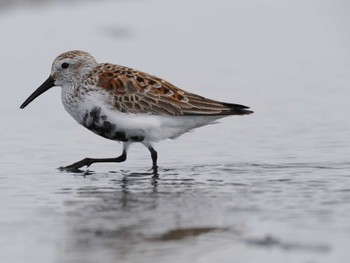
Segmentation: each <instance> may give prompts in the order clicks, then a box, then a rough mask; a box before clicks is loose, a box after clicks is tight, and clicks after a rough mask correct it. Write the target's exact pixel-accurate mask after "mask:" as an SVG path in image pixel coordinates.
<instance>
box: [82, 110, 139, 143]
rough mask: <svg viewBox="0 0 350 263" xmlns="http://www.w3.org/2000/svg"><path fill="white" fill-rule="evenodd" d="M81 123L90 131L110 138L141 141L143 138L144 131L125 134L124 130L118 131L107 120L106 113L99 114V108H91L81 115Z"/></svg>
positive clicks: (123, 140)
mask: <svg viewBox="0 0 350 263" xmlns="http://www.w3.org/2000/svg"><path fill="white" fill-rule="evenodd" d="M83 125H84V126H85V127H86V128H88V129H89V130H90V131H92V132H94V133H96V134H98V135H100V136H102V137H104V138H107V139H110V140H116V141H122V142H127V141H133V142H142V141H143V140H144V139H145V136H144V132H143V131H138V132H136V134H135V133H133V134H132V135H129V136H127V134H126V132H124V131H120V130H119V131H118V129H117V126H116V125H115V124H113V123H111V122H110V121H108V119H107V116H106V115H101V108H98V107H96V108H93V109H92V110H91V111H90V112H86V113H85V115H84V117H83Z"/></svg>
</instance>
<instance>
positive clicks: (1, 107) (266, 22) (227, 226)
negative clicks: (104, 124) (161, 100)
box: [0, 0, 350, 263]
mask: <svg viewBox="0 0 350 263" xmlns="http://www.w3.org/2000/svg"><path fill="white" fill-rule="evenodd" d="M198 6H200V7H201V8H200V9H199V8H197V7H198ZM75 7H79V8H71V6H67V4H57V3H56V4H47V5H45V6H44V7H41V9H38V8H39V5H36V6H35V7H33V8H30V7H29V6H26V7H23V8H21V7H20V5H19V4H18V6H15V5H13V6H12V8H11V9H10V10H5V9H4V10H2V11H3V12H2V13H0V29H1V30H2V32H3V39H2V45H3V48H2V49H0V55H1V58H2V61H3V62H4V63H1V64H0V69H1V72H5V74H4V76H3V83H4V84H3V86H2V87H3V88H2V90H3V94H4V96H2V97H1V100H2V101H1V104H0V114H1V120H2V126H1V127H2V128H1V138H2V139H1V145H0V146H1V147H0V154H1V160H0V163H1V171H0V248H1V250H0V261H1V262H57V263H61V262H107V263H108V262H151V261H153V262H257V261H258V262H281V261H283V262H348V254H349V253H348V247H349V245H350V224H349V220H348V218H349V217H350V161H349V156H350V142H349V136H348V135H349V131H350V119H349V112H350V106H349V105H350V104H349V103H348V98H349V97H350V91H349V88H348V87H349V84H350V74H349V73H350V62H349V61H350V53H349V51H348V46H349V44H350V38H349V35H348V34H347V32H348V28H349V25H350V21H349V17H348V15H347V14H348V12H345V11H344V10H347V9H348V7H349V6H348V5H347V4H346V3H341V2H337V3H334V4H330V2H327V1H310V2H308V3H306V2H304V1H293V2H292V1H291V2H290V3H283V4H282V3H281V2H280V1H269V3H265V4H262V3H260V1H249V3H248V1H229V0H227V1H221V2H220V4H218V3H217V1H199V0H198V1H191V2H188V1H176V2H175V1H132V2H123V1H118V2H109V1H106V2H103V3H102V2H100V3H99V4H96V3H87V4H86V3H82V2H76V3H75ZM184 7H186V8H184ZM316 7H317V8H316ZM121 10H122V11H123V12H121ZM117 11H118V12H117ZM77 12H78V14H79V16H80V17H81V18H82V19H78V20H77V19H75V18H74V15H75V14H77ZM154 13H156V14H157V15H150V14H154ZM62 14H64V17H65V19H62ZM96 14H98V15H97V16H98V19H94V20H91V19H85V18H89V17H92V16H93V15H96ZM116 14H118V15H116ZM131 14H132V15H131ZM179 14H181V19H180V20H179ZM131 16H132V18H133V19H130V17H131ZM295 17H298V20H297V21H296V20H295ZM83 18H84V19H83ZM145 21H146V22H145ZM160 21H162V22H160ZM9 29H11V30H9ZM14 32H18V34H17V33H16V34H15V33H14ZM310 32H312V34H311V33H310ZM208 35H210V37H208ZM38 43H40V45H39V44H38ZM75 48H80V49H85V50H88V51H90V52H91V53H92V54H94V55H95V56H96V58H97V59H98V60H99V61H101V62H102V61H106V62H115V63H119V64H122V65H129V66H133V67H136V68H139V69H142V70H144V71H146V72H150V73H153V74H155V75H159V76H162V77H164V78H166V79H168V80H170V81H171V82H173V83H174V84H176V85H179V86H181V87H182V88H184V89H187V90H190V91H193V92H196V93H200V94H202V95H205V96H208V97H212V98H215V99H218V100H224V101H231V102H236V103H242V104H246V105H248V106H251V107H252V109H253V110H254V111H255V113H254V115H251V116H245V117H232V118H225V119H223V120H221V121H219V123H218V124H216V125H210V126H207V127H203V128H200V129H198V130H196V131H194V132H192V133H189V134H186V135H184V136H182V137H180V138H178V139H177V140H175V141H171V140H169V141H164V142H161V143H159V144H157V145H156V149H157V151H158V153H159V165H160V169H159V174H158V176H153V174H152V173H151V172H150V167H151V160H150V156H149V152H148V151H147V149H145V148H144V147H142V146H138V145H134V146H132V147H131V149H130V152H129V156H128V160H127V161H126V162H125V163H121V164H96V165H92V166H91V167H90V169H89V170H87V171H86V172H84V173H80V174H72V173H66V172H60V171H58V170H56V168H57V167H59V166H62V165H68V164H70V163H72V162H74V161H77V160H79V159H81V158H83V157H87V156H88V157H112V156H117V155H119V154H120V152H121V145H119V144H116V143H114V142H111V141H107V140H105V139H103V138H98V137H97V136H96V135H94V134H92V133H90V132H89V131H87V130H86V129H84V128H82V127H79V126H78V125H77V124H76V123H75V122H74V120H72V119H71V117H70V116H68V114H66V113H65V112H64V110H63V107H62V105H61V103H60V99H59V96H60V94H59V88H57V89H53V90H50V92H48V93H47V94H44V95H42V96H41V97H40V98H38V99H37V100H36V101H34V102H33V103H32V104H31V105H29V106H28V107H27V108H26V109H25V110H19V105H20V104H21V103H22V102H23V101H24V99H25V98H26V97H27V96H28V95H29V94H30V93H31V92H32V91H33V90H34V89H35V88H36V87H37V86H38V85H40V84H41V82H42V81H44V80H45V79H46V78H47V75H48V74H49V70H50V63H51V60H52V59H53V58H54V57H55V56H56V55H57V54H59V53H61V52H63V51H66V50H69V49H75ZM23 69H26V70H23ZM19 72H21V75H20V76H21V77H18V73H19Z"/></svg>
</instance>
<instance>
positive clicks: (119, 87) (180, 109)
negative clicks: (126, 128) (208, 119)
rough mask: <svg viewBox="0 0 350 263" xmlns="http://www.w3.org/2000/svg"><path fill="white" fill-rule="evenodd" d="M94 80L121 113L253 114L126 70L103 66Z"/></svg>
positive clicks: (239, 106) (235, 106)
mask: <svg viewBox="0 0 350 263" xmlns="http://www.w3.org/2000/svg"><path fill="white" fill-rule="evenodd" d="M92 77H93V78H94V79H95V81H96V82H97V85H98V86H99V87H101V88H103V89H105V90H106V91H108V92H110V93H111V94H112V95H113V96H114V105H113V106H114V107H115V108H116V109H117V110H118V111H120V112H127V113H144V114H157V115H170V116H194V115H217V116H220V115H245V114H250V113H252V111H250V110H247V109H248V107H246V106H243V105H239V104H230V103H224V102H219V101H215V100H211V99H207V98H204V97H202V96H199V95H196V94H193V93H189V92H186V91H184V90H181V89H179V88H177V87H175V86H174V85H172V84H171V83H169V82H167V81H165V80H163V79H160V78H158V77H155V76H151V75H149V74H147V73H144V72H140V71H137V70H134V69H131V68H127V67H122V66H117V65H113V64H101V65H100V67H99V68H98V69H97V70H96V71H95V72H94V73H93V75H92Z"/></svg>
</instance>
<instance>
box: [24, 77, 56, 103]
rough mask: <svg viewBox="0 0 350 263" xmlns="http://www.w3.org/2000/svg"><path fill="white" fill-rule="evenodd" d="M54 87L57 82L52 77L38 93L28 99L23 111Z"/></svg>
mask: <svg viewBox="0 0 350 263" xmlns="http://www.w3.org/2000/svg"><path fill="white" fill-rule="evenodd" d="M53 86H55V80H54V79H53V78H52V77H51V76H50V77H49V78H48V79H47V80H46V81H45V82H44V83H43V84H42V85H41V86H40V87H39V88H38V89H37V90H36V91H34V92H33V93H32V95H30V96H29V97H28V99H26V101H25V102H23V104H22V105H21V109H24V107H26V106H27V105H28V104H29V103H31V102H32V101H33V100H35V99H36V98H37V97H39V96H40V95H41V94H43V93H44V92H45V91H47V90H49V89H51V88H52V87H53Z"/></svg>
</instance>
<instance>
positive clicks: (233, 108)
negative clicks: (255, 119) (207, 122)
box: [222, 102, 254, 115]
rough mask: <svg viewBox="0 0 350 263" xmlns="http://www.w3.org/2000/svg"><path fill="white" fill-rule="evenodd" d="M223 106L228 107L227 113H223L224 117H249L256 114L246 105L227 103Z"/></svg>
mask: <svg viewBox="0 0 350 263" xmlns="http://www.w3.org/2000/svg"><path fill="white" fill-rule="evenodd" d="M222 105H224V106H225V107H227V111H223V112H222V113H223V114H224V115H225V114H227V115H248V114H252V113H254V111H251V110H248V109H249V107H247V106H244V105H240V104H233V103H225V102H222Z"/></svg>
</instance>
